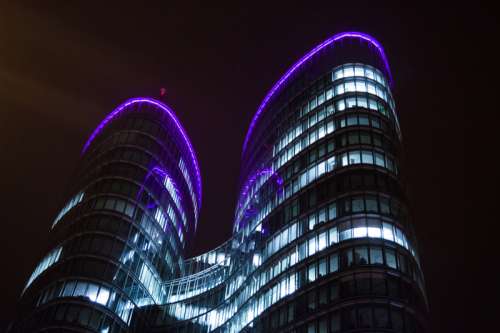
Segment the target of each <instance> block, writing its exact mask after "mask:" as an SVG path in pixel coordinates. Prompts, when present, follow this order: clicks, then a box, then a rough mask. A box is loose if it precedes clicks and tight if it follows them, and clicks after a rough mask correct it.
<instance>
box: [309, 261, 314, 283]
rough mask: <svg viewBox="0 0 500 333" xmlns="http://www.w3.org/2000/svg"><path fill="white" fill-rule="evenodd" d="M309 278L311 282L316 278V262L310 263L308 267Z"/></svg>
mask: <svg viewBox="0 0 500 333" xmlns="http://www.w3.org/2000/svg"><path fill="white" fill-rule="evenodd" d="M307 280H309V282H312V281H314V280H316V264H315V263H313V264H311V265H309V268H308V269H307Z"/></svg>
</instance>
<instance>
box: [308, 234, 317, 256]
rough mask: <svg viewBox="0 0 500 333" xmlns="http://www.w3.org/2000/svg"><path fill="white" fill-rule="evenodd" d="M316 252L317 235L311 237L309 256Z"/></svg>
mask: <svg viewBox="0 0 500 333" xmlns="http://www.w3.org/2000/svg"><path fill="white" fill-rule="evenodd" d="M315 253H316V237H313V238H311V239H309V256H311V255H313V254H315Z"/></svg>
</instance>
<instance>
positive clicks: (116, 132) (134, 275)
mask: <svg viewBox="0 0 500 333" xmlns="http://www.w3.org/2000/svg"><path fill="white" fill-rule="evenodd" d="M200 205H201V177H200V173H199V168H198V162H197V159H196V156H195V153H194V151H193V148H192V146H191V143H190V141H189V138H188V137H187V134H186V132H185V131H184V129H183V128H182V126H181V124H180V123H179V120H178V119H177V118H176V116H175V115H174V113H173V111H172V110H171V109H169V108H168V107H167V106H166V105H165V104H163V103H162V102H160V101H157V100H154V99H151V98H133V99H130V100H128V101H126V102H125V103H123V104H122V105H120V106H119V107H118V108H116V109H115V110H114V111H113V112H112V113H111V114H109V115H108V116H107V117H106V118H105V119H104V120H103V121H102V122H101V123H100V124H99V126H98V127H97V128H96V129H95V130H94V132H93V133H92V134H91V136H90V138H89V140H88V141H87V142H86V143H85V146H84V147H83V151H82V158H81V162H80V165H79V168H78V170H77V172H76V174H75V176H74V180H73V182H72V183H71V186H70V187H69V189H68V193H67V196H66V200H65V202H64V204H63V205H62V208H61V211H60V212H59V214H58V215H57V217H56V218H55V219H54V221H53V223H52V226H51V231H50V236H51V242H50V247H49V248H48V250H47V252H46V254H45V255H44V256H43V258H42V259H41V260H40V262H39V264H38V265H37V267H36V268H35V270H34V272H33V274H32V275H31V277H30V278H29V280H28V282H27V284H26V287H25V288H24V290H23V293H22V298H21V307H22V318H23V319H22V320H20V321H18V322H17V323H16V324H15V325H14V327H13V330H14V331H16V330H17V331H23V332H32V331H44V332H47V331H57V332H60V331H82V330H84V331H96V332H125V331H129V330H136V331H137V330H139V327H140V330H143V329H145V328H147V327H148V326H150V323H148V322H147V321H146V320H144V316H142V317H141V316H140V314H139V313H138V312H134V310H135V309H136V308H138V307H144V306H147V305H154V304H162V303H163V302H164V298H165V288H164V286H163V281H166V280H170V279H172V278H173V277H175V276H178V275H179V274H183V272H184V261H183V259H184V249H185V248H186V245H187V244H188V242H189V240H190V239H191V238H192V236H193V234H194V232H195V230H196V224H197V221H198V214H199V209H200ZM134 327H135V328H134Z"/></svg>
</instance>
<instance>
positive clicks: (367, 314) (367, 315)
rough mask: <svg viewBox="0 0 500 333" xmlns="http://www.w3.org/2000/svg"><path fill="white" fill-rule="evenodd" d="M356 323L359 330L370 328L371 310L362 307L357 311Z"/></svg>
mask: <svg viewBox="0 0 500 333" xmlns="http://www.w3.org/2000/svg"><path fill="white" fill-rule="evenodd" d="M358 323H359V327H360V328H369V327H372V309H371V308H370V307H368V306H362V307H360V308H359V309H358Z"/></svg>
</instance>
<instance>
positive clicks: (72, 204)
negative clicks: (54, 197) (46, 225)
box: [51, 192, 84, 228]
mask: <svg viewBox="0 0 500 333" xmlns="http://www.w3.org/2000/svg"><path fill="white" fill-rule="evenodd" d="M83 195H84V193H83V192H80V193H78V194H76V195H75V196H73V197H72V198H71V200H70V201H69V202H68V203H67V204H66V206H64V207H63V209H61V211H60V212H59V214H57V217H56V219H55V220H54V222H53V223H52V227H51V228H54V226H55V225H56V224H57V222H59V221H60V220H61V219H62V217H63V216H64V215H66V213H67V212H68V211H70V210H71V208H73V207H75V206H76V205H78V204H79V203H80V202H82V200H83Z"/></svg>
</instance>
